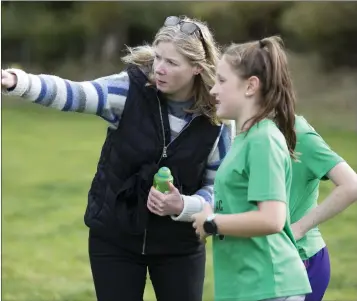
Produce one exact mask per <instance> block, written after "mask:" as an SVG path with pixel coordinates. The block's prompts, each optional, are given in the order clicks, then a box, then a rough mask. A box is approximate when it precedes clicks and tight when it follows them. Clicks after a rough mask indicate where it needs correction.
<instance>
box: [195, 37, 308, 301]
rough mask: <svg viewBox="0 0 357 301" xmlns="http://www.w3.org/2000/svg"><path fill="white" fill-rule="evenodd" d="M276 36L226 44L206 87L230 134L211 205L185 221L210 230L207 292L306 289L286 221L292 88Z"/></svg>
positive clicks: (229, 294) (238, 298) (272, 294)
mask: <svg viewBox="0 0 357 301" xmlns="http://www.w3.org/2000/svg"><path fill="white" fill-rule="evenodd" d="M280 42H281V40H280V39H279V38H278V37H271V38H266V39H263V40H261V41H256V42H250V43H245V44H240V45H237V44H233V45H231V46H230V47H229V48H228V49H227V50H226V51H225V53H224V55H223V57H222V59H221V60H220V62H219V64H218V67H217V76H216V83H215V85H214V87H213V88H212V90H211V93H212V94H213V95H215V97H216V102H217V116H218V117H220V118H223V119H229V120H236V124H237V125H236V126H237V129H239V131H238V133H237V136H236V137H235V140H234V143H233V144H232V147H231V149H230V150H229V152H228V153H227V155H226V157H225V158H224V160H223V162H222V164H221V165H220V167H219V168H218V171H217V174H216V178H215V183H214V192H215V194H214V199H215V203H216V204H215V209H214V211H215V213H214V214H213V210H212V209H211V206H204V210H203V211H202V212H201V213H197V214H194V215H193V219H194V220H195V222H194V224H193V227H195V228H196V232H197V233H198V234H199V235H200V237H201V239H204V238H205V236H207V235H214V236H213V268H214V278H215V300H217V301H219V300H235V301H257V300H267V299H269V300H279V301H280V300H289V301H292V300H294V301H295V300H304V298H305V295H306V294H307V293H309V292H311V288H310V285H309V280H308V277H307V273H306V270H305V267H304V265H303V263H302V261H301V260H300V258H299V254H298V252H297V250H296V245H295V240H294V238H293V236H292V232H291V228H290V216H289V194H290V186H291V181H292V171H291V157H292V158H295V157H296V155H295V153H294V148H295V144H296V135H295V131H294V120H295V115H294V103H295V96H294V92H293V88H292V83H291V78H290V76H289V73H288V66H287V59H286V55H285V53H284V50H283V48H282V46H281V44H280Z"/></svg>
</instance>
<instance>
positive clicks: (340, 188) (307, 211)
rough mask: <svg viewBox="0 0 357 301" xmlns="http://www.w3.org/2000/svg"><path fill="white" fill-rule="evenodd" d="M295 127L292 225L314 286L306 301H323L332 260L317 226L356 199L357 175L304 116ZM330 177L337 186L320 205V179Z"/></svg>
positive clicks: (296, 122)
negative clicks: (296, 158)
mask: <svg viewBox="0 0 357 301" xmlns="http://www.w3.org/2000/svg"><path fill="white" fill-rule="evenodd" d="M295 128H296V134H297V145H296V149H295V150H296V152H297V153H299V154H300V156H299V159H300V160H299V162H293V163H292V164H293V165H292V167H293V182H292V186H291V194H290V214H291V222H292V223H294V224H292V225H291V227H292V229H293V233H294V236H295V239H296V240H297V247H298V251H299V254H300V257H301V259H302V260H303V261H304V263H305V266H306V269H307V273H308V275H309V280H310V284H311V288H312V293H311V294H309V295H307V296H306V301H321V300H322V299H323V296H324V294H325V292H326V289H327V286H328V284H329V280H330V259H329V254H328V250H327V247H326V244H325V242H324V240H323V238H322V236H321V233H320V232H319V230H318V228H317V225H319V224H321V223H322V222H324V221H326V220H328V219H330V218H332V217H334V216H335V215H337V214H338V213H339V212H341V211H343V210H344V209H346V208H347V207H348V206H349V205H351V204H352V203H353V202H354V201H356V199H357V175H356V173H355V172H354V170H353V169H352V168H351V167H350V166H349V165H348V164H347V163H346V162H345V161H344V160H343V159H342V158H341V157H340V156H339V155H338V154H336V153H335V152H334V151H332V150H331V148H330V147H329V146H328V145H327V144H326V142H325V141H324V140H323V139H322V137H321V136H320V135H319V134H318V133H317V132H316V131H315V129H314V128H313V127H312V126H311V125H309V123H308V122H307V121H306V120H305V119H304V118H303V117H302V116H296V121H295ZM328 179H330V180H331V181H332V182H333V183H334V184H335V185H336V188H335V189H334V190H333V192H332V193H331V194H330V195H329V196H328V197H327V198H326V200H325V201H323V202H322V203H321V205H319V206H318V205H317V200H318V196H319V184H320V181H321V180H328Z"/></svg>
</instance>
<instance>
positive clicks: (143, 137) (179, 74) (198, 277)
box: [1, 16, 232, 301]
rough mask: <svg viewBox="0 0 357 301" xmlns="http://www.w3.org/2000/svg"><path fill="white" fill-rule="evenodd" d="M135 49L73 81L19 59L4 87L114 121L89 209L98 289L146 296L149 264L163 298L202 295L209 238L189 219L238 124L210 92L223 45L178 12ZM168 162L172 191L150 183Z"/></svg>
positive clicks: (105, 300)
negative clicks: (110, 68)
mask: <svg viewBox="0 0 357 301" xmlns="http://www.w3.org/2000/svg"><path fill="white" fill-rule="evenodd" d="M129 50H130V52H129V54H128V55H127V56H125V57H124V58H123V61H124V62H125V63H127V65H128V66H127V68H126V70H125V71H123V72H121V73H119V74H116V75H112V76H108V77H105V78H100V79H97V80H94V81H89V82H72V81H69V80H64V79H62V78H59V77H56V76H51V75H33V74H28V73H25V72H24V71H22V70H14V69H12V70H6V71H2V74H1V77H2V87H3V88H4V89H5V91H4V93H5V94H7V95H16V96H21V97H23V98H24V99H26V100H29V101H32V102H34V103H37V104H40V105H44V106H47V107H52V108H56V109H59V110H62V111H75V112H83V113H91V114H96V115H98V116H101V117H102V118H104V119H105V120H107V121H109V123H110V127H109V129H108V133H107V137H106V140H105V142H104V145H103V149H102V153H101V156H100V159H99V163H98V168H97V173H96V175H95V176H94V179H93V182H92V186H91V188H90V191H89V194H88V206H87V210H86V213H85V223H86V225H87V226H88V227H89V228H90V231H89V256H90V262H91V268H92V273H93V279H94V285H95V290H96V294H97V299H98V300H99V301H111V300H113V301H114V300H115V301H117V300H125V301H142V299H143V293H144V288H145V282H146V274H147V269H148V270H149V273H150V277H151V281H152V283H153V286H154V289H155V293H156V297H157V299H158V300H161V301H175V300H177V301H183V300H185V301H201V300H202V290H203V281H204V274H205V248H204V245H202V244H201V243H199V242H198V241H197V238H196V235H195V231H194V229H193V228H192V226H191V223H188V221H191V215H192V213H195V212H199V211H201V209H202V205H203V203H205V202H211V200H212V193H213V189H212V184H213V179H214V177H215V171H216V169H217V167H218V166H219V164H220V162H221V160H222V158H223V157H224V156H225V154H226V151H227V149H228V147H229V143H230V136H231V133H232V131H231V130H230V128H229V127H227V126H223V125H222V124H221V123H219V122H218V119H217V116H216V114H215V107H214V102H213V97H212V96H211V95H210V93H209V91H210V89H211V87H212V86H213V84H214V75H215V66H216V63H217V61H218V55H219V52H218V49H217V47H216V44H215V41H214V39H213V37H212V34H211V32H210V30H209V29H208V27H207V26H206V25H205V24H203V23H201V22H199V21H195V20H191V19H189V18H179V17H176V16H172V17H168V18H167V19H166V21H165V23H164V25H163V27H162V28H160V30H159V31H158V33H157V34H156V36H155V39H154V42H153V43H152V45H150V46H149V45H146V46H141V47H136V48H133V49H131V48H129ZM203 132H204V133H205V135H204V136H202V133H203ZM163 165H165V166H167V167H169V168H170V169H171V171H172V174H173V176H174V179H175V180H174V185H171V189H170V192H169V193H168V194H162V193H160V192H159V191H157V190H155V189H154V188H152V189H151V190H150V188H151V186H152V182H153V176H154V174H155V173H156V172H157V170H158V169H159V167H160V166H163ZM149 191H150V193H149Z"/></svg>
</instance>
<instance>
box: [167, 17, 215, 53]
mask: <svg viewBox="0 0 357 301" xmlns="http://www.w3.org/2000/svg"><path fill="white" fill-rule="evenodd" d="M176 25H180V30H181V32H183V33H184V34H187V35H192V34H194V33H197V32H198V33H199V38H200V41H201V43H202V46H203V49H204V51H205V56H207V53H208V52H207V45H206V42H205V40H204V38H203V34H202V31H201V28H200V27H199V26H198V25H197V24H196V23H194V22H191V21H185V20H183V19H182V18H180V17H176V16H171V17H167V18H166V20H165V23H164V26H165V27H169V26H176Z"/></svg>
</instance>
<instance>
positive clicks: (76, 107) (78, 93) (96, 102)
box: [2, 69, 234, 221]
mask: <svg viewBox="0 0 357 301" xmlns="http://www.w3.org/2000/svg"><path fill="white" fill-rule="evenodd" d="M7 71H9V72H12V73H15V74H16V76H17V85H16V87H15V88H14V89H12V90H8V91H2V93H3V94H5V95H10V96H21V97H22V98H23V99H26V100H29V101H31V102H34V103H37V104H39V105H42V106H46V107H51V108H54V109H57V110H61V111H71V112H79V113H87V114H95V115H97V116H99V117H101V118H103V119H104V120H106V121H107V122H108V123H109V126H110V127H112V128H117V127H118V124H119V122H120V117H121V114H122V112H123V110H124V105H125V101H126V99H127V94H128V90H129V85H130V80H129V76H128V74H127V73H126V72H125V71H123V72H121V73H119V74H114V75H110V76H106V77H101V78H98V79H96V80H93V81H83V82H74V81H70V80H66V79H62V78H60V77H58V76H54V75H44V74H41V75H34V74H29V73H26V72H24V71H22V70H19V69H8V70H7ZM169 121H170V128H171V133H172V135H171V136H172V137H176V136H177V135H178V134H179V132H180V131H181V130H182V128H183V127H184V126H185V124H186V122H187V121H186V120H182V119H180V118H177V117H175V116H173V115H171V114H170V115H169ZM233 133H234V123H231V124H230V125H223V126H222V127H221V131H220V134H219V136H218V137H217V140H216V142H215V144H214V147H213V149H212V151H211V153H210V155H209V157H208V160H207V167H206V172H205V176H204V179H203V187H202V188H201V189H199V190H198V191H197V192H196V193H195V194H194V195H192V196H183V200H184V210H183V211H182V213H181V215H180V216H178V217H172V218H173V219H175V220H178V221H190V220H191V215H192V214H193V213H196V212H198V211H200V210H201V208H202V205H203V203H204V202H208V203H210V204H211V205H213V203H214V197H213V182H214V178H215V174H216V171H217V169H218V167H219V165H220V164H221V162H222V160H223V158H224V157H225V155H226V153H227V151H228V149H229V148H230V146H231V142H232V139H233Z"/></svg>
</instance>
